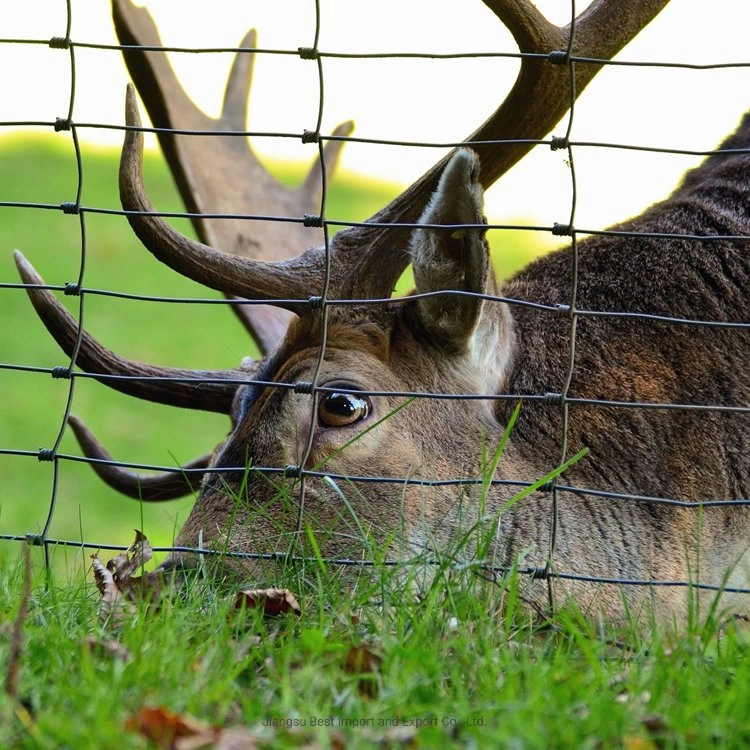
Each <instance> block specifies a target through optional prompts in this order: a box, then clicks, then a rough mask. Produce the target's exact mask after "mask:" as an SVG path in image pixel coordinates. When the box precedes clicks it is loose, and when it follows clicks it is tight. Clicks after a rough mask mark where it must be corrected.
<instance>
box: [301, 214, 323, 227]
mask: <svg viewBox="0 0 750 750" xmlns="http://www.w3.org/2000/svg"><path fill="white" fill-rule="evenodd" d="M302 226H305V227H317V228H318V229H319V228H320V227H322V226H323V217H322V216H318V215H316V214H305V216H304V219H303V220H302Z"/></svg>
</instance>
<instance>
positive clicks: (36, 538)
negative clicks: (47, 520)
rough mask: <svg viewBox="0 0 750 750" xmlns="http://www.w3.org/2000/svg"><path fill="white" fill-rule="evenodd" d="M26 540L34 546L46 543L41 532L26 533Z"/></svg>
mask: <svg viewBox="0 0 750 750" xmlns="http://www.w3.org/2000/svg"><path fill="white" fill-rule="evenodd" d="M26 542H27V544H29V545H31V546H32V547H42V546H43V545H44V537H43V536H42V535H41V534H26Z"/></svg>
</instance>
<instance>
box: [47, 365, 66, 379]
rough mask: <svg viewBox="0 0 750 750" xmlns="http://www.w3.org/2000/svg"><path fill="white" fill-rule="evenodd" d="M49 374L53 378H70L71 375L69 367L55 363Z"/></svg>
mask: <svg viewBox="0 0 750 750" xmlns="http://www.w3.org/2000/svg"><path fill="white" fill-rule="evenodd" d="M50 375H52V377H53V379H54V380H70V376H71V372H70V367H64V366H63V365H57V366H55V367H53V368H52V371H51V372H50Z"/></svg>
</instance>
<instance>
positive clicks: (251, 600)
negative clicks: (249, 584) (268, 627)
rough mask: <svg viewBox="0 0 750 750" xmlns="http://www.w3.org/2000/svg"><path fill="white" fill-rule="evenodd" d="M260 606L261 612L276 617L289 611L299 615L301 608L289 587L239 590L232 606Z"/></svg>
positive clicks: (236, 607) (239, 607) (240, 607)
mask: <svg viewBox="0 0 750 750" xmlns="http://www.w3.org/2000/svg"><path fill="white" fill-rule="evenodd" d="M242 607H247V608H248V609H250V608H262V609H263V614H264V615H268V616H270V617H278V616H279V615H285V614H287V613H289V612H291V613H293V614H295V615H297V617H299V616H300V615H301V614H302V609H301V608H300V606H299V602H298V601H297V599H296V597H295V596H294V594H293V593H292V592H291V591H289V589H247V590H245V591H240V592H239V593H238V594H237V596H236V597H235V600H234V608H235V609H242Z"/></svg>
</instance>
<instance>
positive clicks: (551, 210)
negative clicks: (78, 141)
mask: <svg viewBox="0 0 750 750" xmlns="http://www.w3.org/2000/svg"><path fill="white" fill-rule="evenodd" d="M143 2H144V3H145V4H147V5H148V7H149V8H150V10H151V12H152V15H153V16H154V18H155V20H156V22H157V25H158V26H159V28H160V30H161V34H162V40H163V42H164V43H165V44H168V45H176V46H186V47H187V46H197V47H212V46H236V45H238V44H239V42H240V39H241V38H242V36H243V34H244V32H245V31H246V30H247V29H248V28H251V27H255V28H257V29H258V31H259V46H260V47H263V48H276V49H296V48H297V47H300V46H311V45H312V43H313V34H314V18H315V10H314V9H315V3H314V0H211V2H205V0H180V1H179V2H178V0H150V2H148V3H146V0H143ZM71 4H72V9H73V10H72V14H73V27H72V38H73V39H74V41H79V42H99V43H115V35H114V31H113V28H112V24H111V20H110V16H109V3H108V2H106V1H105V0H71ZM320 5H321V37H320V41H319V48H320V49H321V50H324V51H331V52H333V51H337V52H383V51H394V52H395V51H402V52H415V51H420V52H438V53H442V52H447V51H453V52H471V51H479V52H492V51H515V50H516V48H515V45H514V44H513V41H512V39H511V37H510V35H509V34H508V33H507V32H506V31H505V29H504V28H503V27H502V25H501V24H500V22H499V21H498V20H497V19H496V18H495V17H494V15H493V14H492V13H491V12H490V11H489V10H488V9H487V8H486V7H485V6H484V5H483V3H482V2H480V0H451V2H448V1H447V0H379V2H377V3H372V2H368V3H365V2H361V1H358V0H320ZM537 5H538V6H539V7H540V9H541V10H543V11H544V12H546V13H547V14H548V15H549V16H550V18H551V19H552V20H554V21H556V22H560V23H563V22H564V19H565V17H566V15H568V14H569V13H570V3H569V2H563V0H544V1H542V0H540V2H538V3H537ZM580 5H582V3H579V6H580ZM3 16H4V17H3V29H2V32H0V34H2V36H3V37H4V38H24V39H48V38H50V37H52V36H64V34H65V23H66V2H65V0H25V2H23V3H14V5H13V12H12V13H5V14H3ZM748 28H750V2H748V0H715V1H714V2H707V0H672V2H671V4H670V5H669V6H668V7H667V8H666V10H664V11H663V12H662V14H661V15H660V16H659V17H658V18H657V19H656V20H655V21H654V22H653V23H652V24H651V25H650V26H649V27H648V28H647V29H646V30H645V31H644V32H642V33H641V35H640V36H639V37H638V38H637V39H636V40H635V42H633V43H632V44H631V45H629V46H628V47H627V48H626V49H625V50H624V51H623V52H622V53H621V54H620V59H622V60H649V61H669V62H679V63H693V64H696V63H697V64H704V65H705V64H712V63H740V62H744V63H750V47H749V46H748V41H747V34H748V31H747V30H748ZM68 59H69V58H68V53H67V52H66V51H61V50H51V49H49V48H48V47H46V46H45V45H33V46H32V45H6V44H0V66H2V70H4V71H6V72H5V74H4V76H3V78H4V80H3V90H4V95H3V96H2V97H0V121H2V122H7V121H19V120H44V121H53V120H54V119H55V118H56V117H58V116H64V115H65V114H66V113H67V106H68V96H69V82H70V68H69V63H68ZM172 59H173V65H174V66H175V68H176V69H177V71H178V74H179V75H180V77H181V79H182V80H183V81H184V82H187V89H188V91H189V93H190V94H191V95H192V97H193V98H194V99H195V100H196V101H197V102H198V103H199V104H200V105H201V106H202V107H203V108H204V109H206V110H207V111H208V112H209V113H211V114H215V113H216V111H217V109H218V106H219V101H220V97H221V93H222V91H223V86H224V81H225V78H226V73H227V71H228V68H229V65H230V56H229V55H226V54H211V55H173V57H172ZM76 65H77V88H76V99H75V110H74V119H75V120H76V121H77V122H94V121H96V122H106V123H112V124H120V123H121V122H122V108H123V104H122V103H123V98H124V88H125V83H126V80H127V75H126V71H125V68H124V65H123V64H122V62H121V58H120V55H119V53H117V52H111V51H91V50H84V49H77V50H76ZM324 66H325V67H324V69H325V105H324V116H323V131H324V132H330V130H332V129H333V127H335V125H336V124H337V123H338V122H340V121H342V120H346V119H350V118H351V119H354V120H355V122H356V126H357V129H356V131H355V134H356V135H359V136H362V137H369V138H384V139H394V140H417V141H457V140H461V139H462V138H464V137H465V136H467V135H468V134H469V133H470V132H471V131H472V130H473V129H474V128H475V127H476V126H477V125H478V124H480V123H481V122H482V121H483V120H484V119H485V117H486V116H487V115H488V114H489V113H490V112H491V111H492V110H493V109H494V108H495V107H496V106H497V103H498V102H499V100H500V99H501V98H502V96H503V95H504V93H505V92H506V91H507V90H508V89H509V88H510V86H511V85H512V82H513V80H514V78H515V72H516V69H517V63H515V62H514V61H513V60H498V59H495V60H470V61H456V60H452V61H440V60H429V61H427V60H411V61H403V60H400V61H395V62H392V61H387V62H384V61H382V60H379V61H359V60H347V61H334V60H326V61H325V63H324ZM317 107H318V86H317V73H316V68H315V64H314V63H312V62H309V61H302V60H300V59H299V58H298V57H296V56H280V55H262V56H259V59H258V60H257V62H256V70H255V79H254V86H253V92H252V98H251V114H250V122H249V128H250V129H252V130H269V131H283V132H301V131H302V130H303V129H313V128H314V125H315V121H316V117H317ZM747 108H750V68H748V67H746V68H739V69H721V70H709V71H695V70H692V71H691V70H683V69H675V68H672V69H658V68H632V67H621V68H609V69H606V70H604V71H602V72H601V73H600V74H599V75H598V77H597V78H596V79H595V81H594V83H592V84H591V86H590V87H589V89H588V90H587V91H586V92H585V93H584V94H583V96H582V98H581V100H580V101H579V104H578V105H577V107H576V111H575V119H574V129H573V133H572V137H573V139H574V140H586V141H603V142H621V143H626V144H633V145H648V146H656V147H677V148H690V149H696V150H703V149H710V148H713V147H715V146H716V145H717V144H718V142H719V141H720V140H721V139H722V138H723V136H724V135H725V134H728V133H729V132H730V131H731V130H733V129H734V127H735V125H736V123H737V121H738V120H739V117H740V115H741V114H742V113H743V112H744V111H745V109H747ZM6 131H7V128H0V134H2V133H3V132H6ZM556 132H557V133H558V134H562V133H563V132H564V127H563V125H560V126H559V127H558V128H557V129H556ZM80 135H81V137H82V138H83V139H88V140H95V141H98V142H101V141H102V140H104V141H105V142H109V143H118V144H119V142H120V141H121V135H120V134H119V133H117V132H108V131H93V130H82V131H80ZM59 137H61V138H66V137H67V138H69V135H66V134H60V136H59ZM254 145H255V147H256V149H257V150H258V151H259V152H260V153H261V154H267V155H273V156H276V157H278V156H282V157H285V158H302V159H306V160H307V159H311V158H312V156H313V154H314V151H313V149H314V147H313V146H310V145H307V146H302V145H301V144H299V143H295V142H293V141H290V140H286V139H285V140H271V139H265V138H264V139H257V140H256V141H255V143H254ZM441 155H442V152H441V151H436V150H434V149H417V148H403V147H383V146H366V145H360V144H349V145H348V146H347V147H346V148H345V150H344V159H343V165H344V167H345V168H346V169H349V170H353V171H356V172H359V173H362V174H370V175H375V176H377V177H379V178H384V179H388V180H394V181H400V182H408V181H411V180H413V179H415V178H416V177H418V176H419V175H420V174H421V173H422V172H423V171H424V169H425V168H426V167H428V166H429V165H430V164H431V163H433V162H434V161H436V160H437V159H438V158H439V156H441ZM564 158H565V154H564V153H562V152H555V153H553V152H551V151H550V150H549V149H548V148H544V147H540V148H537V149H535V151H534V152H533V153H532V154H531V155H530V156H529V157H527V158H526V159H525V160H524V162H522V164H521V165H519V166H517V167H516V168H514V170H512V172H511V173H509V174H508V175H507V176H506V178H505V179H503V180H501V182H500V183H499V184H498V185H497V186H495V187H494V188H493V189H492V190H491V191H490V193H489V195H488V213H489V215H490V216H491V218H493V219H494V220H499V219H500V218H502V217H519V216H523V217H529V218H532V219H534V220H535V221H537V222H538V223H541V224H545V225H547V224H552V223H553V222H558V221H559V222H567V220H568V214H569V211H570V208H569V206H570V177H569V173H568V171H567V169H566V167H565V164H564ZM697 161H698V159H696V158H687V159H686V158H684V157H677V156H671V155H654V154H638V153H635V152H632V151H619V150H612V149H594V148H583V147H581V148H577V149H576V151H575V164H576V173H577V178H578V186H579V194H578V209H577V214H576V225H577V226H579V227H588V228H597V227H603V226H606V225H608V224H610V223H612V222H614V221H616V220H619V219H623V218H626V217H627V216H629V215H632V214H633V213H637V212H639V211H640V210H641V209H642V208H643V207H644V206H645V205H647V204H648V203H650V202H653V201H654V200H657V199H659V198H660V197H662V196H664V195H665V194H666V193H668V192H669V191H670V190H671V189H672V187H673V186H674V184H675V183H676V181H677V179H678V178H679V175H680V174H681V173H682V172H683V171H684V170H685V169H686V168H687V167H688V166H690V165H691V164H694V163H696V162H697Z"/></svg>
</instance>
